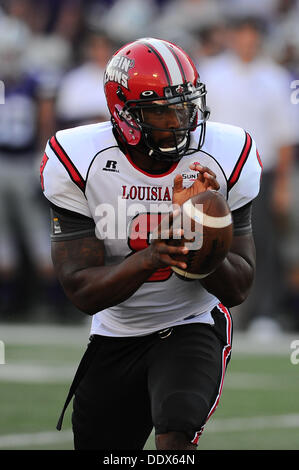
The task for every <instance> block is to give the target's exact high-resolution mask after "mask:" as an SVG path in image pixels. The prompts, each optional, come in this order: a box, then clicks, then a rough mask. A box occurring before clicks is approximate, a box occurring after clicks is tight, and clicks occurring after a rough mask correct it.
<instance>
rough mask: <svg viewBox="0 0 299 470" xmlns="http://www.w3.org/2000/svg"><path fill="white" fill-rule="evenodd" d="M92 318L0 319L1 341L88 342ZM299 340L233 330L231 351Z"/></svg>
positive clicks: (275, 349)
mask: <svg viewBox="0 0 299 470" xmlns="http://www.w3.org/2000/svg"><path fill="white" fill-rule="evenodd" d="M90 325H91V320H90V318H88V317H87V318H86V319H85V320H84V321H83V322H82V324H81V325H75V326H72V325H67V326H66V325H59V324H27V323H26V324H9V323H1V322H0V340H2V341H3V342H4V344H7V345H8V344H19V345H39V344H41V345H43V344H44V345H46V344H48V345H49V344H57V345H78V347H80V346H85V345H86V344H87V342H88V337H89V331H90ZM294 340H299V333H296V332H295V333H289V334H286V333H279V334H277V335H276V336H275V337H273V338H264V339H262V338H258V337H255V336H254V335H252V334H248V333H246V332H245V333H244V332H242V331H238V330H237V331H235V332H234V339H233V352H234V351H235V352H238V353H245V354H271V355H273V354H277V355H281V354H285V353H287V354H289V353H290V352H291V349H290V345H291V343H292V341H294Z"/></svg>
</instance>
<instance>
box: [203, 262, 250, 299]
mask: <svg viewBox="0 0 299 470" xmlns="http://www.w3.org/2000/svg"><path fill="white" fill-rule="evenodd" d="M254 271H255V270H254V267H253V266H252V265H250V264H249V263H248V261H246V260H245V259H244V258H242V257H241V256H239V255H237V254H235V253H229V254H228V256H227V257H226V258H225V260H224V261H223V262H222V263H221V265H220V266H219V268H218V269H217V270H216V271H215V272H214V273H212V274H210V276H208V277H207V278H204V279H202V281H201V284H202V285H203V286H204V287H205V288H206V289H207V290H208V291H209V292H210V293H211V294H214V295H215V296H216V297H217V298H218V299H219V300H220V301H221V302H222V303H223V304H224V305H225V306H226V307H234V306H236V305H239V304H241V303H242V302H244V300H245V299H246V297H247V296H248V294H249V291H250V287H251V285H252V282H253V279H254Z"/></svg>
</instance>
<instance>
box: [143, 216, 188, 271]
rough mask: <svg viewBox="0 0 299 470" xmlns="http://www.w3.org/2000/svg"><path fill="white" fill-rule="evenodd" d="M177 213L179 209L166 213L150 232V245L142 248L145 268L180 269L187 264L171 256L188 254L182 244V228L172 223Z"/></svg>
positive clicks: (184, 267)
mask: <svg viewBox="0 0 299 470" xmlns="http://www.w3.org/2000/svg"><path fill="white" fill-rule="evenodd" d="M179 215H180V210H179V209H176V210H174V211H173V212H172V213H170V214H167V215H166V216H164V217H163V218H162V220H161V223H160V224H159V225H158V227H157V228H156V230H155V231H154V232H153V233H152V236H151V240H150V246H149V247H148V248H146V249H145V250H143V254H144V256H145V262H146V267H147V269H152V270H157V269H160V268H165V267H167V266H177V267H178V268H181V269H186V268H187V264H186V263H185V262H184V261H182V260H180V261H179V260H178V259H174V258H173V257H174V256H177V257H179V256H181V257H182V256H184V255H186V254H188V251H189V250H188V248H187V247H185V246H184V245H183V242H184V238H183V235H184V231H183V229H182V228H180V227H175V226H174V225H173V220H174V218H176V217H177V216H179ZM178 245H179V246H178Z"/></svg>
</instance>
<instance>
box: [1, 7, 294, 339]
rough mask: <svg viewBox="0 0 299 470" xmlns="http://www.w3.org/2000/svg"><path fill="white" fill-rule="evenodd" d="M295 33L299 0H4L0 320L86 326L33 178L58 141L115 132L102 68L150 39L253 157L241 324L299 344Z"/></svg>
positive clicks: (238, 310) (237, 315)
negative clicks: (250, 240)
mask: <svg viewBox="0 0 299 470" xmlns="http://www.w3.org/2000/svg"><path fill="white" fill-rule="evenodd" d="M298 20H299V1H298V0H263V1H260V0H250V1H248V0H146V1H145V0H144V1H142V0H84V1H83V0H7V1H6V0H0V80H1V81H2V82H3V83H4V89H5V96H4V98H5V100H3V99H2V101H1V97H0V321H5V322H7V321H8V322H27V321H35V322H45V321H47V322H61V323H68V322H69V323H75V322H80V321H84V319H85V315H84V314H83V313H81V312H78V311H76V310H75V309H74V307H72V306H71V305H70V303H69V302H68V300H66V298H65V296H64V294H63V292H62V290H61V288H60V286H59V285H58V283H57V281H56V278H55V275H54V272H53V268H52V263H51V257H50V241H49V223H50V222H49V209H48V206H47V202H46V201H45V199H44V198H43V196H42V193H41V189H40V181H39V166H40V162H41V159H42V156H43V151H44V148H45V145H46V142H47V140H48V139H49V137H51V136H52V135H53V134H54V133H55V131H56V130H58V129H62V128H67V127H72V126H76V125H81V124H85V123H91V122H97V121H103V120H107V119H109V114H108V111H107V107H106V103H105V97H104V94H103V87H102V79H103V71H104V69H105V66H106V63H107V60H108V59H109V58H110V56H111V55H112V53H113V52H114V51H115V50H117V49H118V48H119V47H120V46H121V45H123V44H124V43H126V42H129V41H131V40H135V39H137V38H138V37H144V36H154V37H160V38H164V39H168V40H170V41H173V42H176V43H177V44H178V45H180V46H182V47H183V48H184V49H185V50H186V51H187V52H188V53H189V54H190V55H191V57H192V58H193V60H194V61H195V63H196V65H197V66H198V70H199V73H200V75H201V78H202V81H204V82H205V83H206V85H207V90H208V95H207V102H208V105H209V107H210V108H211V118H210V119H211V120H214V121H221V122H226V123H230V124H234V125H238V126H241V127H243V128H245V129H246V130H247V131H248V132H250V133H251V135H252V136H253V138H254V139H255V140H256V142H257V145H258V149H259V154H260V157H261V160H262V163H263V167H264V171H263V179H262V189H261V193H260V196H259V198H258V199H257V200H256V201H255V203H254V215H253V219H254V235H255V239H256V246H257V262H258V268H257V276H256V281H255V284H254V288H253V290H252V293H251V295H250V296H249V299H248V300H247V301H246V302H245V303H244V304H243V305H242V306H241V307H238V308H236V309H233V311H234V318H235V325H236V327H237V328H240V329H243V330H248V331H251V332H253V333H254V334H264V335H272V334H275V333H277V332H280V331H299V246H298V239H299V220H298V219H299V211H298V208H299V152H298V149H299V145H298V144H299V132H298V125H299V28H298V22H299V21H298ZM297 89H298V92H297ZM2 98H3V97H2ZM3 101H4V103H3ZM297 101H298V103H297ZM248 185H250V181H248Z"/></svg>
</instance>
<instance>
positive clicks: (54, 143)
mask: <svg viewBox="0 0 299 470" xmlns="http://www.w3.org/2000/svg"><path fill="white" fill-rule="evenodd" d="M49 143H50V147H51V149H52V150H53V152H54V153H55V155H56V156H57V158H58V159H59V161H60V162H61V163H62V165H63V166H64V167H65V169H66V170H67V172H68V174H69V175H70V177H71V180H72V181H73V182H74V183H75V184H76V185H77V186H78V188H79V189H81V191H83V192H84V191H85V181H84V179H83V178H82V176H81V175H80V173H79V171H78V170H77V168H76V167H75V165H74V164H73V162H72V161H71V159H70V157H69V156H68V155H67V153H66V152H65V150H64V149H63V147H62V146H61V145H60V143H59V142H58V140H57V138H56V136H53V137H52V138H51V139H50V142H49Z"/></svg>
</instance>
